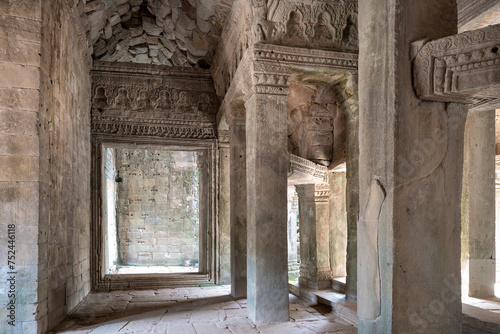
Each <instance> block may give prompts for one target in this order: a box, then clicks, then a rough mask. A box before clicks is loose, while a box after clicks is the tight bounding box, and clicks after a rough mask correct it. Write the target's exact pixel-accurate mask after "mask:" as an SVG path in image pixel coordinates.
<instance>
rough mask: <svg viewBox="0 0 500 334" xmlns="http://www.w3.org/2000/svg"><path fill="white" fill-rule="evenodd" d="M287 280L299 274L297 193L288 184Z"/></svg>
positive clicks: (293, 278)
mask: <svg viewBox="0 0 500 334" xmlns="http://www.w3.org/2000/svg"><path fill="white" fill-rule="evenodd" d="M287 198H288V206H287V209H288V225H287V235H288V238H287V239H288V247H287V248H288V280H289V281H290V280H291V281H295V280H296V279H297V278H298V275H299V270H298V268H299V263H298V253H297V216H298V211H299V203H298V202H299V201H298V199H299V198H298V195H297V192H296V191H295V186H288V196H287Z"/></svg>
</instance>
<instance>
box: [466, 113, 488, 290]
mask: <svg viewBox="0 0 500 334" xmlns="http://www.w3.org/2000/svg"><path fill="white" fill-rule="evenodd" d="M466 132H467V136H466V142H465V155H466V159H465V160H466V161H467V163H468V166H465V168H464V179H465V180H464V181H465V182H464V187H467V189H466V194H468V195H467V196H466V197H465V198H464V200H465V203H464V205H465V206H466V208H465V210H466V217H463V219H465V220H466V223H467V225H468V229H469V296H471V297H493V296H494V292H495V291H494V288H495V278H496V265H495V257H496V256H495V111H494V110H490V111H481V112H474V113H470V114H469V115H468V117H467V123H466Z"/></svg>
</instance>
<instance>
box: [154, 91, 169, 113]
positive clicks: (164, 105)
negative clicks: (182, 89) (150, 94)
mask: <svg viewBox="0 0 500 334" xmlns="http://www.w3.org/2000/svg"><path fill="white" fill-rule="evenodd" d="M156 103H157V104H156V105H157V108H158V109H170V108H171V106H172V104H171V102H170V94H169V93H168V91H166V90H162V91H161V92H160V97H159V98H158V100H157V101H156Z"/></svg>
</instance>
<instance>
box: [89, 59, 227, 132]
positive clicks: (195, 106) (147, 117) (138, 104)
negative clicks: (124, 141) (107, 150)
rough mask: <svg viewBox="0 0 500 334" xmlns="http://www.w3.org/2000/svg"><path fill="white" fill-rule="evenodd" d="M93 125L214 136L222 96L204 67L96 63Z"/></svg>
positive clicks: (96, 128) (103, 128) (98, 128)
mask: <svg viewBox="0 0 500 334" xmlns="http://www.w3.org/2000/svg"><path fill="white" fill-rule="evenodd" d="M92 96H93V98H92V131H93V132H94V133H115V134H123V135H150V136H161V137H170V138H199V139H204V138H215V133H216V132H215V116H216V113H217V110H218V104H219V102H218V98H217V96H216V95H215V92H214V91H213V83H212V81H211V78H210V75H209V73H206V72H202V71H200V70H189V69H182V70H177V71H176V70H175V69H171V68H170V69H165V72H164V73H161V70H160V71H158V67H151V66H148V65H143V66H140V64H134V66H133V67H131V65H129V67H126V68H125V67H124V66H120V67H118V66H116V65H114V64H112V63H107V64H105V63H97V65H96V66H95V69H94V70H93V71H92Z"/></svg>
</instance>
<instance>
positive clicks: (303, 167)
mask: <svg viewBox="0 0 500 334" xmlns="http://www.w3.org/2000/svg"><path fill="white" fill-rule="evenodd" d="M297 172H298V173H301V174H305V175H306V179H307V180H304V183H318V184H328V168H327V167H325V166H321V165H318V164H315V163H314V162H312V161H309V160H307V159H304V158H301V157H298V156H296V155H293V154H290V167H289V169H288V177H291V176H293V174H294V173H297ZM311 181H313V182H311ZM296 184H300V182H297V183H296Z"/></svg>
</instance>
